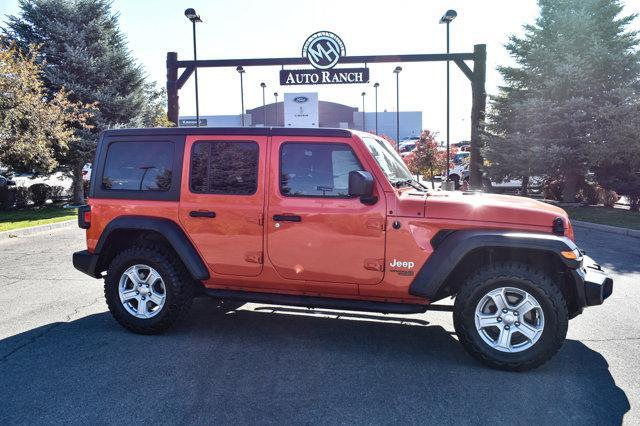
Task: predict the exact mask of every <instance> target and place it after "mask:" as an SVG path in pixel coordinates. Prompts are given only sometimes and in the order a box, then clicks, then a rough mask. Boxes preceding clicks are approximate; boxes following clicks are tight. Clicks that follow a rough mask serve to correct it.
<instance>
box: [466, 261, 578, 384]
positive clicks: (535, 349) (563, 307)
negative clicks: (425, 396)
mask: <svg viewBox="0 0 640 426" xmlns="http://www.w3.org/2000/svg"><path fill="white" fill-rule="evenodd" d="M499 287H515V288H519V289H521V290H524V291H526V292H527V293H529V294H530V295H532V296H533V297H534V298H535V299H536V300H537V301H538V303H539V304H540V307H541V308H542V312H543V313H544V330H543V332H542V335H541V336H540V337H539V339H538V341H537V342H536V343H535V344H534V345H533V346H532V347H530V348H528V349H526V350H523V351H521V352H515V353H507V352H501V351H499V350H497V349H494V348H493V347H491V346H490V345H489V344H488V343H486V342H485V341H484V340H483V339H482V338H481V337H480V333H479V332H478V331H477V329H476V325H475V310H476V307H477V305H478V303H479V302H480V300H481V299H482V298H483V297H484V296H485V295H486V294H487V293H489V292H490V291H491V290H493V289H496V288H499ZM453 323H454V327H455V330H456V333H457V335H458V338H459V340H460V343H462V345H463V346H464V348H465V349H466V350H467V352H469V354H471V355H472V356H473V357H474V358H476V359H477V360H479V361H480V362H482V363H483V364H485V365H488V366H489V367H492V368H496V369H500V370H509V371H526V370H531V369H533V368H537V367H539V366H540V365H542V364H544V363H545V362H547V361H548V360H549V359H551V358H552V357H553V356H554V355H555V354H556V352H558V350H559V349H560V347H561V346H562V343H563V342H564V339H565V337H566V335H567V327H568V323H569V315H568V311H567V304H566V301H565V299H564V297H563V295H562V292H561V291H560V288H558V286H557V285H556V283H555V282H554V280H553V279H552V278H551V277H550V276H549V275H548V274H546V273H545V272H544V271H542V270H540V269H537V268H535V267H533V266H530V265H526V264H524V263H520V262H512V261H509V262H497V263H494V264H490V265H487V266H483V267H481V268H479V269H478V270H477V271H476V272H475V273H474V274H472V275H471V276H470V277H469V278H468V279H467V280H466V281H465V282H464V283H463V284H462V286H461V287H460V289H459V291H458V294H457V296H456V300H455V305H454V311H453Z"/></svg>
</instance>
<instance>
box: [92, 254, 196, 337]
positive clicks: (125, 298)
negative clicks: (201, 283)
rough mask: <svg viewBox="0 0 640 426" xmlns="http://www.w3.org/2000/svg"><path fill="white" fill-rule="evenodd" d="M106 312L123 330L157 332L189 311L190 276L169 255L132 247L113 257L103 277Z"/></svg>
mask: <svg viewBox="0 0 640 426" xmlns="http://www.w3.org/2000/svg"><path fill="white" fill-rule="evenodd" d="M104 293H105V297H106V300H107V305H108V307H109V311H110V312H111V314H112V315H113V317H114V318H115V319H116V321H118V322H119V323H120V324H121V325H122V326H124V327H125V328H127V329H129V330H131V331H133V332H135V333H140V334H156V333H161V332H163V331H165V330H167V329H168V328H170V327H171V326H172V325H174V324H175V323H176V321H177V320H178V319H180V318H181V317H182V316H183V315H184V314H185V313H186V312H187V311H188V309H189V306H190V304H191V300H192V298H193V285H192V283H191V277H190V276H189V275H188V273H187V271H186V270H185V268H184V266H183V265H182V264H181V263H179V262H178V261H175V260H173V257H172V256H169V255H167V254H165V253H164V252H162V251H160V250H157V249H154V248H148V247H132V248H129V249H127V250H124V251H123V252H121V253H120V254H119V255H118V256H116V257H115V258H114V259H113V261H112V262H111V265H110V266H109V269H108V270H107V276H106V278H105V284H104Z"/></svg>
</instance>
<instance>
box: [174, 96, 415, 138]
mask: <svg viewBox="0 0 640 426" xmlns="http://www.w3.org/2000/svg"><path fill="white" fill-rule="evenodd" d="M265 113H266V115H265ZM377 116H378V134H380V135H387V136H390V137H392V138H395V136H396V118H397V116H396V112H395V111H393V112H388V111H378V113H377ZM265 117H266V126H279V127H337V128H346V129H358V130H360V129H363V128H364V129H365V130H366V131H370V132H375V129H376V113H375V112H373V111H371V112H365V113H364V117H363V114H362V111H361V110H359V109H358V108H357V107H351V106H348V105H343V104H339V103H336V102H328V101H320V100H318V93H285V94H284V102H277V103H270V104H267V105H265V106H264V107H262V106H260V107H258V108H253V109H247V110H246V111H245V114H244V125H245V126H247V127H264V126H265ZM363 118H364V127H363V123H362V121H363ZM276 120H277V122H276ZM178 121H179V123H178V125H179V126H180V127H192V126H195V124H196V117H195V116H181V117H180V118H179V120H178ZM200 126H201V127H236V126H237V127H240V126H242V117H241V116H240V114H237V115H201V116H200ZM421 129H422V112H421V111H400V139H403V138H406V137H411V136H419V135H420V132H421Z"/></svg>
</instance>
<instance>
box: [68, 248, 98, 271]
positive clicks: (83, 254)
mask: <svg viewBox="0 0 640 426" xmlns="http://www.w3.org/2000/svg"><path fill="white" fill-rule="evenodd" d="M99 259H100V256H98V255H97V254H92V253H89V252H88V251H87V250H82V251H77V252H75V253H73V267H74V268H76V269H77V270H78V271H80V272H83V273H85V274H87V275H89V276H90V277H93V278H100V277H101V276H102V275H101V274H100V273H98V274H96V270H97V265H98V260H99Z"/></svg>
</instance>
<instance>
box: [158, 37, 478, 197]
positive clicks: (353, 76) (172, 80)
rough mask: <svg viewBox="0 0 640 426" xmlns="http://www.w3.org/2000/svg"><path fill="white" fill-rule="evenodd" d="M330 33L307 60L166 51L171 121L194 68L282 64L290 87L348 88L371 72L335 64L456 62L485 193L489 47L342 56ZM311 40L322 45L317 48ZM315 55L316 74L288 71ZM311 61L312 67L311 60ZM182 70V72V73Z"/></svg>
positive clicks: (473, 170)
mask: <svg viewBox="0 0 640 426" xmlns="http://www.w3.org/2000/svg"><path fill="white" fill-rule="evenodd" d="M318 34H319V35H318ZM327 34H330V33H327V32H326V31H323V32H320V33H316V34H314V35H313V36H312V37H309V39H307V42H306V43H305V46H306V47H308V48H309V49H310V50H311V53H310V54H309V55H308V57H296V58H259V59H255V58H254V59H213V60H193V61H179V60H178V54H177V53H176V52H167V117H168V118H169V120H170V121H172V122H173V123H175V124H177V123H178V116H179V112H180V109H179V108H180V107H179V104H178V91H179V90H180V89H181V88H182V86H183V85H184V84H185V83H186V81H187V80H188V79H189V77H190V76H191V74H193V72H194V70H195V69H196V68H211V67H213V68H216V67H217V68H228V67H236V68H238V67H246V66H280V67H281V68H282V70H281V71H280V78H281V79H282V78H283V77H284V78H285V82H286V80H287V79H289V82H291V81H293V83H289V84H313V82H311V81H310V82H307V79H309V80H311V79H316V78H317V79H318V83H317V84H323V83H324V84H336V83H337V84H340V83H343V84H344V83H367V82H368V81H369V68H368V67H366V68H363V69H360V68H356V69H345V68H343V69H340V68H338V69H332V68H331V67H333V66H334V65H336V64H377V63H400V62H443V61H453V62H454V63H455V64H456V65H457V66H458V68H460V70H461V71H462V72H463V73H464V75H466V76H467V78H468V79H469V81H470V82H471V92H472V107H471V147H470V148H471V162H470V165H469V175H470V176H469V179H470V184H471V188H472V189H481V188H482V186H483V182H482V165H483V159H482V154H481V151H480V149H481V147H482V135H483V133H484V120H485V108H486V103H487V94H486V90H485V84H486V71H487V46H486V45H485V44H477V45H475V46H474V48H473V53H446V54H445V53H432V54H409V55H365V56H344V44H343V43H342V41H341V40H339V38H338V37H337V36H335V35H333V36H335V38H333V39H331V40H328V39H327ZM313 37H315V38H313ZM313 42H316V43H318V44H313ZM312 57H313V58H314V60H316V61H319V62H318V63H317V64H316V65H314V66H316V69H315V70H285V69H284V67H285V66H287V65H303V66H304V65H309V64H310V62H311V58H312ZM323 61H324V62H323ZM465 61H473V70H471V68H469V66H468V65H467V64H466V62H465ZM311 63H312V64H313V62H311ZM180 69H184V70H183V71H182V73H181V74H180V75H178V74H179V72H178V71H179V70H180ZM314 76H317V77H314ZM323 79H324V80H325V81H324V82H322V80H323ZM298 81H300V83H298ZM303 81H304V82H303ZM285 84H286V83H285ZM276 107H277V105H276ZM243 113H244V111H243ZM243 118H244V115H243ZM398 142H399V141H398Z"/></svg>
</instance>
